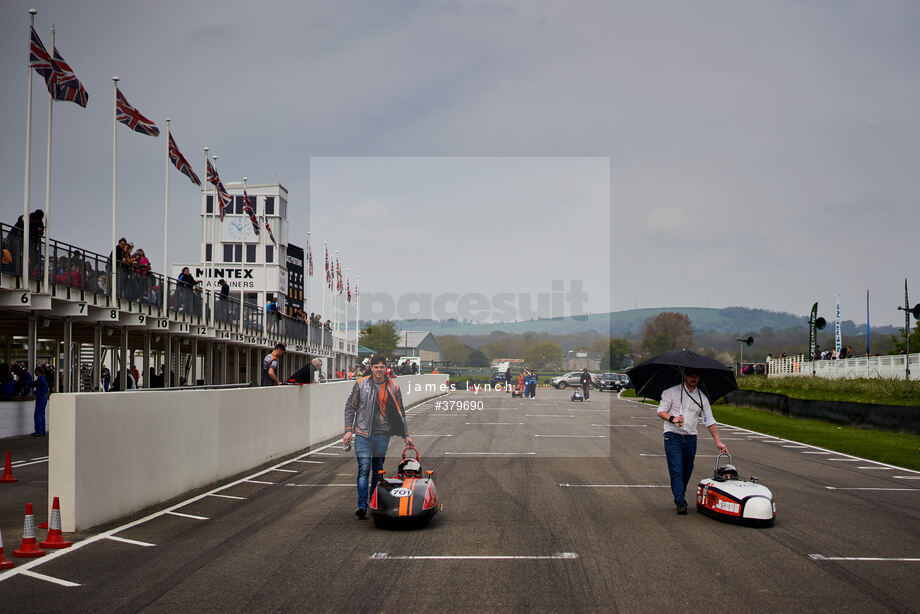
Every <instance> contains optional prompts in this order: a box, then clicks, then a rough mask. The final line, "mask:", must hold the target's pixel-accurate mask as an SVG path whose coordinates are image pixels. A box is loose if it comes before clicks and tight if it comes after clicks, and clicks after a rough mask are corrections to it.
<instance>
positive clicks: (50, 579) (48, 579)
mask: <svg viewBox="0 0 920 614" xmlns="http://www.w3.org/2000/svg"><path fill="white" fill-rule="evenodd" d="M19 573H21V574H22V575H24V576H29V577H31V578H35V579H37V580H44V581H45V582H54V583H55V584H60V585H61V586H67V587H71V586H80V585H79V584H77V583H76V582H69V581H67V580H61V579H60V578H53V577H51V576H46V575H45V574H43V573H38V572H35V571H29V570H28V569H25V570H22V571H20V572H19Z"/></svg>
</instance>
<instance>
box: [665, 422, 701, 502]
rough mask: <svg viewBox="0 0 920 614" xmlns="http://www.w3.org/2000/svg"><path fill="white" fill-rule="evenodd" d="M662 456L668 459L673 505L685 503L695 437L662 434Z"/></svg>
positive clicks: (691, 469)
mask: <svg viewBox="0 0 920 614" xmlns="http://www.w3.org/2000/svg"><path fill="white" fill-rule="evenodd" d="M664 455H665V456H666V457H667V459H668V473H670V474H671V493H673V495H674V503H686V502H687V495H686V492H687V484H688V483H689V482H690V476H691V474H693V458H694V457H695V456H696V435H680V434H678V433H670V432H666V433H665V434H664Z"/></svg>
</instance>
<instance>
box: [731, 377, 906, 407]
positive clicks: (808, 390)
mask: <svg viewBox="0 0 920 614" xmlns="http://www.w3.org/2000/svg"><path fill="white" fill-rule="evenodd" d="M738 385H739V386H740V387H741V389H742V390H756V391H759V392H775V393H777V394H785V395H786V396H788V397H792V398H795V399H807V400H821V401H850V402H854V403H875V404H878V405H907V406H911V407H920V381H909V382H908V381H905V380H901V379H840V380H833V379H822V378H819V377H771V378H766V377H757V376H753V377H751V376H747V377H739V378H738Z"/></svg>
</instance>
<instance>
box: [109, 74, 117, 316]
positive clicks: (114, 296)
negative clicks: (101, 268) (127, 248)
mask: <svg viewBox="0 0 920 614" xmlns="http://www.w3.org/2000/svg"><path fill="white" fill-rule="evenodd" d="M118 81H119V79H118V77H112V83H113V84H114V90H115V91H114V93H113V96H114V104H113V105H112V242H111V243H110V245H111V246H112V271H111V275H112V278H111V279H110V280H109V281H110V283H111V287H112V303H111V305H113V306H118V263H117V262H115V213H116V211H117V204H116V199H115V188H116V183H115V176H116V171H117V169H118Z"/></svg>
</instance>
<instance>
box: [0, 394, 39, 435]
mask: <svg viewBox="0 0 920 614" xmlns="http://www.w3.org/2000/svg"><path fill="white" fill-rule="evenodd" d="M47 420H48V410H47V409H46V410H45V424H46V425H47ZM34 432H35V401H2V402H0V439H2V438H3V437H18V436H19V435H28V434H29V433H34Z"/></svg>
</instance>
